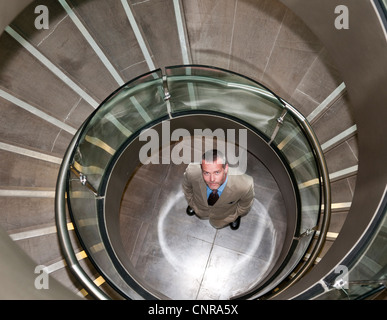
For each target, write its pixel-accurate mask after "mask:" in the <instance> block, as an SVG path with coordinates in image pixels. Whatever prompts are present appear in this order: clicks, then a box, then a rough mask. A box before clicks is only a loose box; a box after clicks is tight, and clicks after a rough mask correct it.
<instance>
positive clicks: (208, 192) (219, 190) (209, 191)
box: [207, 175, 228, 199]
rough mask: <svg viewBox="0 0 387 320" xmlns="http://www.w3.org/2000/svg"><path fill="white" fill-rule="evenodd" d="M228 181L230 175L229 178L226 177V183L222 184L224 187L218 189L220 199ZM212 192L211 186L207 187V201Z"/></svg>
mask: <svg viewBox="0 0 387 320" xmlns="http://www.w3.org/2000/svg"><path fill="white" fill-rule="evenodd" d="M227 180H228V175H227V177H226V181H225V182H223V184H222V185H221V186H220V187H219V189H218V195H219V197H220V195H221V194H222V192H223V190H224V188H225V187H226V184H227ZM211 192H212V190H211V189H210V187H209V186H207V199H208V197H209V196H210V194H211Z"/></svg>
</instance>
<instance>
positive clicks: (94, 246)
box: [68, 172, 132, 292]
mask: <svg viewBox="0 0 387 320" xmlns="http://www.w3.org/2000/svg"><path fill="white" fill-rule="evenodd" d="M68 190H69V191H68V192H69V197H68V203H69V204H70V208H71V210H70V213H72V221H73V222H74V224H75V226H76V230H77V232H78V234H79V236H80V239H81V241H82V246H83V248H84V249H85V250H86V252H87V254H90V255H92V257H93V261H94V262H95V263H96V265H97V266H98V268H99V269H100V270H103V273H104V274H105V275H107V277H108V279H110V281H111V282H112V283H114V284H115V285H116V286H118V287H119V288H121V289H123V290H124V292H131V291H132V289H131V288H130V287H129V286H128V285H127V283H126V282H125V281H124V280H123V279H122V278H121V277H120V276H119V274H118V273H117V271H116V269H115V266H114V264H113V262H112V261H111V259H110V257H109V255H108V253H107V251H106V248H105V246H104V243H103V240H102V237H101V234H100V227H99V221H98V215H97V212H98V211H97V207H98V205H99V204H98V201H102V200H101V199H96V197H95V195H94V193H93V192H92V191H90V190H89V189H88V188H87V187H86V186H84V185H82V184H81V183H80V180H79V179H78V178H77V177H76V176H75V175H74V173H72V172H70V179H69V181H68ZM125 290H126V291H125Z"/></svg>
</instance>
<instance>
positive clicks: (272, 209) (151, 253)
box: [120, 155, 286, 300]
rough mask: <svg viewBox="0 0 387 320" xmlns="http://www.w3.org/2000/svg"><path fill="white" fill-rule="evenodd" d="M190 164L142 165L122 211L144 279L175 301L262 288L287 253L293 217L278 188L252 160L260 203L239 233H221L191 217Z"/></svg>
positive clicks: (129, 248)
mask: <svg viewBox="0 0 387 320" xmlns="http://www.w3.org/2000/svg"><path fill="white" fill-rule="evenodd" d="M186 166H187V165H186V164H181V165H175V164H173V163H171V164H159V165H155V164H149V165H142V166H140V167H139V168H138V170H137V171H136V173H135V174H134V175H133V177H132V178H131V180H130V181H129V183H128V185H127V188H126V191H125V193H124V195H123V199H122V206H121V212H120V225H121V229H120V230H121V238H122V242H123V245H124V247H125V250H126V252H127V255H128V257H129V258H130V260H131V262H132V264H133V265H134V267H135V269H136V270H137V271H138V274H139V275H141V277H142V279H141V280H142V281H145V282H146V283H147V284H148V285H149V286H150V287H152V288H154V289H155V290H157V291H159V292H161V293H162V294H164V295H166V296H167V297H169V298H171V299H186V300H192V299H205V300H212V299H213V300H218V299H229V298H231V297H232V296H234V295H236V294H238V293H242V292H245V291H246V290H248V289H249V288H250V287H252V286H253V285H254V284H256V283H258V282H259V281H260V279H262V278H263V277H264V276H265V275H266V274H267V273H268V272H269V271H270V270H271V268H272V267H273V266H274V265H275V263H276V259H277V258H278V255H279V252H280V251H281V248H282V245H283V241H284V234H285V232H284V231H285V229H286V217H285V210H284V203H283V199H282V196H281V194H280V192H279V190H278V186H277V184H276V182H275V181H274V179H273V177H272V176H271V174H270V173H269V172H268V170H267V169H266V168H265V166H264V165H263V164H262V163H261V162H260V161H259V160H258V159H256V158H254V157H253V156H251V155H249V156H248V169H247V173H248V174H250V175H251V176H253V177H254V183H255V193H256V196H255V200H254V205H253V207H252V209H251V211H250V213H249V214H248V215H247V216H245V217H243V218H242V220H241V225H240V228H239V229H238V230H236V231H233V230H231V229H230V228H229V227H226V228H223V229H218V230H217V229H214V228H213V227H212V226H211V225H210V224H209V222H208V220H200V219H199V218H197V217H196V216H188V215H187V214H186V213H185V210H186V207H187V203H186V201H185V199H184V195H183V193H182V190H181V183H182V178H183V173H184V170H185V168H186Z"/></svg>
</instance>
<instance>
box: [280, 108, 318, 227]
mask: <svg viewBox="0 0 387 320" xmlns="http://www.w3.org/2000/svg"><path fill="white" fill-rule="evenodd" d="M274 144H275V145H277V147H278V149H279V150H280V151H281V153H282V154H283V156H284V157H285V159H286V160H287V162H288V164H289V166H290V168H291V169H292V171H293V174H294V177H295V179H296V181H297V185H298V188H299V193H300V200H301V215H302V217H301V225H300V233H303V232H305V231H306V230H307V229H311V228H313V227H315V226H316V224H317V221H318V217H319V215H320V201H321V196H320V175H319V171H318V168H317V164H316V161H315V158H314V155H313V151H312V149H311V147H310V144H309V143H308V140H307V138H306V137H305V134H304V132H303V131H302V129H301V128H300V126H299V124H298V123H297V122H296V121H295V120H294V119H293V117H292V116H291V115H290V114H287V115H286V117H285V118H284V122H283V124H282V126H281V128H280V130H279V132H278V134H277V136H276V137H275V139H274Z"/></svg>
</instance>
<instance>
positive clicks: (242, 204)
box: [183, 163, 255, 228]
mask: <svg viewBox="0 0 387 320" xmlns="http://www.w3.org/2000/svg"><path fill="white" fill-rule="evenodd" d="M183 192H184V195H185V198H186V199H187V202H188V205H189V206H190V207H191V208H192V209H194V210H195V213H196V215H197V216H198V217H200V218H202V219H209V220H210V223H211V225H212V226H214V227H215V228H222V227H225V226H226V225H228V224H229V223H231V222H233V221H235V219H237V218H238V217H239V216H244V215H246V214H247V213H248V212H249V211H250V209H251V207H252V205H253V202H254V195H255V194H254V182H253V178H252V177H250V176H248V175H246V174H242V175H230V174H229V175H228V181H227V184H226V187H225V188H224V190H223V192H222V194H221V196H220V197H219V199H218V201H217V202H216V203H215V204H214V205H213V206H209V205H208V204H207V186H206V183H205V181H204V179H203V176H202V169H201V167H200V164H192V163H191V164H189V165H188V167H187V169H186V171H185V173H184V179H183Z"/></svg>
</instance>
